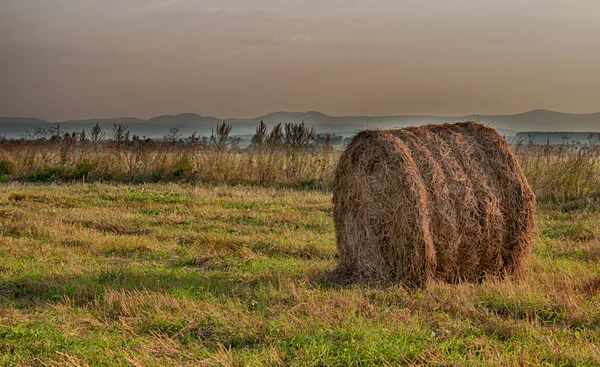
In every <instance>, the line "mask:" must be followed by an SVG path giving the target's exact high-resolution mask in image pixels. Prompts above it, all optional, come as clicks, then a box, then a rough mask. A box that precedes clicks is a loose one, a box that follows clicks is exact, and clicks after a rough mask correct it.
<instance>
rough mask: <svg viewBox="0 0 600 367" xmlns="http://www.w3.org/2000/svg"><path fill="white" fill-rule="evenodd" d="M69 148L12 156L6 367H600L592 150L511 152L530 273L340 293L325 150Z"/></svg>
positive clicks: (1, 267)
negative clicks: (531, 231)
mask: <svg viewBox="0 0 600 367" xmlns="http://www.w3.org/2000/svg"><path fill="white" fill-rule="evenodd" d="M64 142H65V140H64V139H61V140H56V139H55V141H54V142H52V141H38V142H35V143H32V142H25V143H23V142H8V143H5V144H3V145H2V147H3V148H2V153H1V154H0V158H1V159H0V170H1V169H2V167H4V168H3V169H4V171H2V172H0V173H2V180H3V181H4V182H2V183H0V365H7V366H8V365H16V366H18V365H33V366H99V365H132V366H148V365H156V366H159V365H160V366H162V365H190V366H199V365H224V366H238V365H265V366H288V365H298V366H307V365H308V366H325V365H339V366H346V365H364V366H366V365H384V366H385V365H399V364H405V365H406V364H409V365H438V366H455V365H473V366H489V365H499V366H513V365H547V366H596V365H599V364H600V349H599V345H600V224H599V223H600V210H599V208H600V207H599V206H598V197H599V195H598V193H599V192H600V190H599V188H600V185H599V180H600V178H599V177H600V175H598V173H599V168H598V167H599V165H598V161H599V159H598V157H600V154H597V150H595V149H594V147H589V148H587V149H575V147H562V148H561V147H558V148H553V149H549V148H548V147H543V146H541V147H540V146H537V147H533V146H517V147H515V148H514V149H515V150H516V152H517V154H518V155H519V157H520V158H521V162H522V166H523V169H524V171H525V172H526V174H527V176H528V178H529V180H530V182H531V183H532V185H533V187H534V190H535V191H536V194H537V196H538V208H537V221H538V228H537V231H536V234H535V238H534V243H535V244H534V249H533V254H532V258H531V263H530V265H529V273H528V275H527V277H526V278H525V279H523V280H520V281H514V280H511V279H505V280H486V281H483V282H482V283H477V284H454V285H452V284H445V283H432V284H429V285H428V286H427V287H426V288H425V289H422V290H407V289H405V288H402V287H400V286H393V285H391V286H390V285H387V286H378V287H375V286H371V287H369V286H366V285H359V284H350V285H340V284H336V283H334V282H332V280H331V277H330V276H329V275H330V274H329V273H330V272H331V271H332V270H333V268H334V266H335V264H336V261H337V250H336V245H335V235H334V227H333V220H332V205H331V192H330V182H331V176H332V174H333V167H334V166H335V162H336V159H337V154H338V153H336V150H335V149H333V148H331V147H329V146H327V145H326V146H324V147H311V146H309V145H308V144H303V143H302V142H301V141H299V142H298V143H296V144H292V143H290V142H288V143H287V144H281V145H277V144H278V143H277V144H271V145H269V144H268V142H267V141H266V140H265V141H261V144H255V145H254V146H253V147H250V148H246V149H239V148H237V147H235V145H234V144H231V143H229V142H228V141H227V140H225V141H224V142H222V143H221V144H220V143H219V140H218V139H215V140H214V141H213V142H212V143H211V142H209V143H208V144H206V145H202V144H201V143H199V142H197V141H196V142H193V141H192V142H189V141H187V142H185V141H184V142H183V143H180V142H177V143H174V142H171V143H169V144H167V143H164V144H163V143H160V144H159V143H141V142H140V141H139V140H138V141H137V142H134V140H133V139H128V140H127V141H126V142H125V143H123V142H121V143H118V141H115V140H113V141H112V142H105V143H98V144H95V143H90V142H84V143H83V144H80V142H79V141H78V140H75V143H73V145H72V146H70V148H69V149H66V148H64ZM271 143H273V142H271ZM145 144H148V145H145ZM61 147H63V148H61ZM157 157H158V158H157ZM2 162H4V163H2ZM83 162H86V163H85V164H84V163H83ZM144 162H146V163H145V164H146V165H144ZM86 164H87V166H86ZM82 172H83V173H82Z"/></svg>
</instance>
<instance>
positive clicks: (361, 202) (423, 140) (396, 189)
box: [333, 122, 535, 287]
mask: <svg viewBox="0 0 600 367" xmlns="http://www.w3.org/2000/svg"><path fill="white" fill-rule="evenodd" d="M333 204H334V222H335V228H336V237H337V246H338V249H339V253H340V261H339V264H338V267H337V269H336V271H335V278H337V281H338V282H342V283H344V282H367V283H372V282H399V283H402V284H405V285H407V286H410V287H421V286H423V285H424V284H425V283H426V282H427V280H433V279H436V280H444V281H448V282H457V281H477V280H481V279H483V278H485V277H488V276H504V275H510V276H513V277H516V278H518V277H521V276H522V275H523V274H524V273H525V271H526V263H527V260H528V258H529V255H530V252H531V234H532V232H533V229H534V221H535V219H534V215H535V213H534V211H535V197H534V194H533V191H532V190H531V188H530V186H529V184H528V183H527V180H526V178H525V176H524V175H523V172H522V171H521V168H520V166H519V163H518V161H517V159H516V157H515V156H514V155H513V153H512V152H511V150H510V149H509V147H508V145H507V144H506V142H505V141H504V140H503V139H502V138H501V137H500V136H499V135H498V134H497V133H496V131H495V130H493V129H491V128H487V127H485V126H483V125H481V124H478V123H474V122H465V123H457V124H444V125H427V126H419V127H409V128H405V129H398V130H366V131H362V132H360V133H358V134H357V135H356V136H355V137H354V138H353V140H352V141H351V142H350V143H349V144H348V146H347V148H346V150H345V151H344V153H343V154H342V156H341V157H340V161H339V164H338V167H337V170H336V174H335V180H334V188H333Z"/></svg>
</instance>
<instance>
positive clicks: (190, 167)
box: [171, 155, 195, 178]
mask: <svg viewBox="0 0 600 367" xmlns="http://www.w3.org/2000/svg"><path fill="white" fill-rule="evenodd" d="M194 169H195V164H194V160H193V159H192V158H191V157H190V156H187V155H182V156H180V157H178V158H177V159H176V160H175V162H173V170H172V171H171V177H173V178H191V177H192V175H193V174H194Z"/></svg>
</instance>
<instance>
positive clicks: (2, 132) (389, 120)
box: [0, 110, 600, 143]
mask: <svg viewBox="0 0 600 367" xmlns="http://www.w3.org/2000/svg"><path fill="white" fill-rule="evenodd" d="M261 120H263V121H264V122H265V123H266V124H267V126H269V128H270V127H272V126H273V125H275V124H277V123H280V122H293V123H300V122H302V121H304V123H306V124H307V125H308V126H311V127H315V128H316V130H317V132H318V133H332V134H337V135H342V136H344V137H347V136H352V135H354V134H355V132H356V131H358V130H362V129H375V128H378V129H389V128H402V127H406V126H410V125H421V124H426V123H434V124H439V123H444V122H457V121H467V120H475V121H480V122H481V123H483V124H486V125H488V126H490V127H493V128H495V129H496V130H497V131H498V132H499V133H500V134H501V135H503V136H506V137H507V138H514V137H516V135H517V133H519V132H521V133H525V134H527V133H526V132H528V131H537V133H536V134H537V135H536V142H537V143H545V142H546V139H545V138H544V137H543V136H541V135H540V134H543V133H542V132H544V131H546V132H561V131H565V130H566V131H571V132H577V133H582V134H583V135H584V136H587V135H586V134H588V133H589V132H600V112H599V113H592V114H569V113H561V112H553V111H548V110H533V111H529V112H525V113H520V114H515V115H466V116H423V115H403V116H328V115H325V114H323V113H320V112H315V111H311V112H275V113H271V114H268V115H264V116H259V117H255V118H250V119H232V118H228V119H221V118H217V117H211V116H200V115H197V114H194V113H186V114H181V115H175V116H173V115H165V116H157V117H153V118H151V119H149V120H142V119H138V118H133V117H119V118H112V119H87V120H72V121H61V122H49V121H45V120H40V119H35V118H13V117H0V136H5V137H6V138H16V137H21V136H23V135H24V134H26V133H27V132H30V133H33V132H34V131H35V129H36V128H38V127H51V126H55V125H56V124H60V129H61V131H81V130H84V129H85V130H86V131H87V132H89V131H90V129H91V128H92V126H93V125H94V124H96V122H98V123H99V124H100V126H101V127H102V129H103V130H104V131H105V132H106V134H107V135H108V136H110V134H111V132H112V127H113V124H123V125H125V126H126V127H127V128H128V129H129V130H130V132H131V134H132V135H139V136H140V137H143V136H145V137H150V138H162V137H163V136H165V135H166V134H168V133H169V130H170V129H172V128H176V129H179V133H180V134H181V135H182V136H189V135H191V134H192V133H193V132H197V134H199V135H205V136H208V135H210V134H211V131H212V129H213V128H214V127H215V126H216V125H217V124H218V123H220V122H222V121H227V122H228V123H230V124H231V125H232V135H235V136H247V135H252V134H253V133H254V131H255V129H256V126H257V125H258V123H259V122H260V121H261ZM569 134H571V135H573V133H569ZM521 135H522V134H521ZM578 136H579V134H578ZM538 140H540V141H538ZM542 140H543V141H542Z"/></svg>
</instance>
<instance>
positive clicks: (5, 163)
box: [0, 158, 17, 175]
mask: <svg viewBox="0 0 600 367" xmlns="http://www.w3.org/2000/svg"><path fill="white" fill-rule="evenodd" d="M15 173H17V165H16V164H15V162H13V161H11V160H10V159H8V158H0V175H14V174H15Z"/></svg>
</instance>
